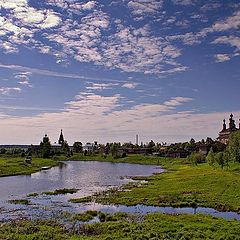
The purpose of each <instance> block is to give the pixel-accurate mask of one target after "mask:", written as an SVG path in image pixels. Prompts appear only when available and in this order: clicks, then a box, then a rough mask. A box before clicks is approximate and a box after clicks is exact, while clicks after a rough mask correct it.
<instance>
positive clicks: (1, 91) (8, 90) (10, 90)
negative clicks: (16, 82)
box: [0, 87, 22, 96]
mask: <svg viewBox="0 0 240 240" xmlns="http://www.w3.org/2000/svg"><path fill="white" fill-rule="evenodd" d="M21 91H22V89H21V88H19V87H1V88H0V94H2V95H6V96H9V95H12V94H16V93H20V92H21Z"/></svg>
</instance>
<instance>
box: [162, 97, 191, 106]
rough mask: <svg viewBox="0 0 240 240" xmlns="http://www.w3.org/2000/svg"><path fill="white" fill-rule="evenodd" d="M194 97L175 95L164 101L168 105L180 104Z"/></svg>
mask: <svg viewBox="0 0 240 240" xmlns="http://www.w3.org/2000/svg"><path fill="white" fill-rule="evenodd" d="M192 100H193V99H192V98H187V97H173V98H171V99H170V100H168V101H166V102H164V104H165V105H167V106H174V107H175V106H179V105H182V104H183V103H185V102H189V101H192Z"/></svg>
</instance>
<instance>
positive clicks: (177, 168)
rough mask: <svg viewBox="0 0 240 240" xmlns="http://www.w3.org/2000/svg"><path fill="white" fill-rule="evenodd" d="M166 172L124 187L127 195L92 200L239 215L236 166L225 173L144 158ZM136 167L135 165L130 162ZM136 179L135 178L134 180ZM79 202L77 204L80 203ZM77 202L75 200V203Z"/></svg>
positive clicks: (111, 194)
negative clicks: (126, 189) (186, 208)
mask: <svg viewBox="0 0 240 240" xmlns="http://www.w3.org/2000/svg"><path fill="white" fill-rule="evenodd" d="M156 161H158V163H159V165H161V166H163V167H164V168H165V169H167V172H165V173H163V174H158V175H154V176H151V177H147V178H140V179H144V180H147V181H148V182H147V183H146V184H143V185H142V186H141V187H139V186H138V187H134V185H133V186H132V185H131V184H129V185H128V186H127V188H130V189H131V191H123V192H119V191H109V192H108V194H101V195H97V196H94V199H95V200H96V201H98V202H101V203H105V204H123V205H137V204H146V205H155V206H173V207H197V206H203V207H212V208H215V209H218V210H220V211H236V212H240V188H239V186H240V175H239V166H238V164H233V165H232V166H231V167H230V168H228V169H221V168H220V167H210V166H209V165H208V164H206V163H205V164H199V165H197V166H194V165H192V164H190V163H186V160H184V159H183V160H182V159H165V158H146V159H145V162H148V163H155V164H156ZM130 162H134V163H137V161H136V162H135V159H134V161H130ZM138 179H139V178H138ZM80 201H81V200H80ZM75 202H77V200H75Z"/></svg>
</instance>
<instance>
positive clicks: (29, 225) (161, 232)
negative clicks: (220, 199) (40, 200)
mask: <svg viewBox="0 0 240 240" xmlns="http://www.w3.org/2000/svg"><path fill="white" fill-rule="evenodd" d="M102 221H103V222H100V223H94V224H83V225H81V226H80V227H74V226H77V225H76V224H75V222H72V227H70V228H69V227H68V228H66V227H65V226H63V225H61V224H59V223H58V222H55V221H44V220H42V221H32V222H30V221H14V222H12V223H10V224H9V223H8V224H3V225H1V228H0V239H9V240H10V239H14V240H23V239H24V240H25V239H27V240H33V239H44V240H50V239H51V240H58V239H59V240H60V239H69V240H80V239H82V240H84V239H86V240H87V239H99V240H103V239H104V240H106V239H108V240H111V239H114V240H115V239H117V240H120V239H126V240H128V239H129V240H130V239H131V240H132V239H139V240H140V239H152V240H157V239H189V240H190V239H225V240H228V239H229V240H230V239H239V236H240V222H238V221H235V220H233V221H225V220H223V219H220V218H214V217H211V216H207V215H185V214H182V215H164V214H159V213H155V214H149V215H146V216H144V217H143V216H139V215H127V214H121V213H118V214H115V215H107V216H106V218H104V219H102Z"/></svg>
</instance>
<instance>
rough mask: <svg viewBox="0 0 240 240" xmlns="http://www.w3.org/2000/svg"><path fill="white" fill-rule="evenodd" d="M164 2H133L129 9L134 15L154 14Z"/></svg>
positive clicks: (152, 0) (151, 0) (130, 3)
mask: <svg viewBox="0 0 240 240" xmlns="http://www.w3.org/2000/svg"><path fill="white" fill-rule="evenodd" d="M162 4H163V1H162V0H131V1H128V7H129V8H130V9H131V11H132V13H133V14H134V15H145V14H148V16H149V14H154V13H156V12H157V11H158V10H159V9H160V8H161V7H162Z"/></svg>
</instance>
